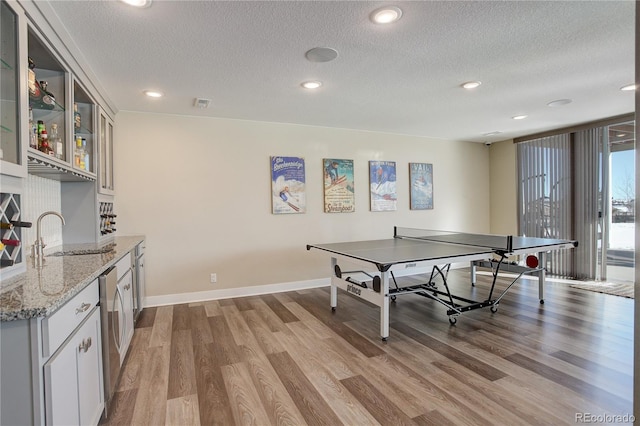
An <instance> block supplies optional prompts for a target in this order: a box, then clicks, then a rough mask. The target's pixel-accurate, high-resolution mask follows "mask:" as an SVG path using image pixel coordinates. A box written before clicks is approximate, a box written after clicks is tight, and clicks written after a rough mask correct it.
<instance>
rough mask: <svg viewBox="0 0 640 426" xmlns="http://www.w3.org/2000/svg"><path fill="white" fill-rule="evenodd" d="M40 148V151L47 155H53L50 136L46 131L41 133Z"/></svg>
mask: <svg viewBox="0 0 640 426" xmlns="http://www.w3.org/2000/svg"><path fill="white" fill-rule="evenodd" d="M39 148H40V151H42V152H44V153H45V154H47V155H53V149H52V148H51V145H49V135H47V131H46V130H43V131H42V133H40V144H39Z"/></svg>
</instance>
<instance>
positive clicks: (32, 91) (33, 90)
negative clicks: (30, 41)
mask: <svg viewBox="0 0 640 426" xmlns="http://www.w3.org/2000/svg"><path fill="white" fill-rule="evenodd" d="M35 67H36V64H35V63H34V62H33V59H31V57H29V74H28V79H27V80H28V82H29V83H28V85H29V96H31V97H35V96H37V91H38V89H37V87H38V85H37V83H36V72H35V71H34V68H35Z"/></svg>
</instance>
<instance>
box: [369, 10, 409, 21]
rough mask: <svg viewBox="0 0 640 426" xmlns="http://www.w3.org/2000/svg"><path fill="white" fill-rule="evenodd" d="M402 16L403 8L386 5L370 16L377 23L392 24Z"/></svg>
mask: <svg viewBox="0 0 640 426" xmlns="http://www.w3.org/2000/svg"><path fill="white" fill-rule="evenodd" d="M401 17H402V10H400V8H399V7H396V6H386V7H381V8H380V9H376V10H374V11H373V12H371V15H370V18H371V20H372V21H373V22H374V23H376V24H391V23H392V22H396V21H398V20H399V19H400V18H401Z"/></svg>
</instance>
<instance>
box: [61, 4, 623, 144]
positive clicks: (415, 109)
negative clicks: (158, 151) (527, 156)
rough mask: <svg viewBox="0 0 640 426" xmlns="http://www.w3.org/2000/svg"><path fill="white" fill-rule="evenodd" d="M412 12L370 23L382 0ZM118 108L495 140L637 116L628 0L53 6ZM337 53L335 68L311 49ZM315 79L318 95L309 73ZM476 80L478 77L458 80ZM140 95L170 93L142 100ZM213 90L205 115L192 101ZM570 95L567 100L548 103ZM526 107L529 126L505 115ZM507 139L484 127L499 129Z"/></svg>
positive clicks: (334, 62) (482, 140)
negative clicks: (473, 83)
mask: <svg viewBox="0 0 640 426" xmlns="http://www.w3.org/2000/svg"><path fill="white" fill-rule="evenodd" d="M390 4H391V5H396V6H399V7H400V8H401V9H402V10H403V16H402V18H401V19H400V21H398V22H397V23H395V24H391V25H387V26H383V25H379V24H374V23H372V22H371V21H370V20H369V15H370V13H371V12H372V11H373V10H374V9H376V8H378V7H380V6H383V5H390ZM51 7H52V8H53V10H54V11H55V13H56V14H57V15H58V17H59V19H60V20H61V21H62V22H63V24H64V26H65V27H66V29H67V31H68V32H69V34H70V36H71V38H72V39H73V40H74V41H75V43H76V44H77V47H78V48H79V49H80V51H82V52H83V54H84V60H85V61H86V63H88V64H89V66H90V67H91V69H92V70H93V72H94V73H95V75H96V76H97V78H98V79H99V83H100V84H101V85H102V86H103V87H104V88H105V89H106V92H107V93H108V96H109V98H110V99H111V100H112V101H113V103H114V105H115V106H116V107H117V108H118V109H119V110H128V111H145V112H157V113H169V114H181V115H194V116H211V117H225V118H235V119H246V120H259V121H270V122H281V123H296V124H306V125H315V126H325V127H337V128H348V129H364V130H371V131H378V132H391V133H400V134H410V135H420V136H426V137H432V138H442V139H446V140H468V141H477V142H485V141H488V142H493V141H497V140H505V139H510V138H513V137H518V136H524V135H527V134H532V133H537V132H540V131H545V130H550V129H554V128H559V127H564V126H567V125H572V124H577V123H584V122H588V121H592V120H596V119H601V118H606V117H611V116H615V115H620V114H625V113H630V112H633V111H634V94H633V92H623V91H620V90H619V89H620V87H622V86H624V85H627V84H631V83H633V82H634V40H635V35H634V2H633V1H587V2H581V1H550V2H544V1H531V2H528V1H511V2H507V1H499V2H492V1H479V2H463V1H424V2H420V1H412V2H392V3H384V2H368V1H351V2H343V1H224V2H223V1H163V0H155V1H154V2H153V3H152V4H151V6H150V7H149V8H146V9H133V8H131V7H129V6H126V5H125V4H123V3H121V2H117V1H113V0H112V1H53V2H51ZM314 47H331V48H333V49H336V50H337V51H338V52H339V55H338V57H337V59H335V60H334V61H331V62H325V63H314V62H310V61H308V60H307V59H306V58H305V52H306V51H308V50H309V49H311V48H314ZM310 79H314V80H321V81H323V83H324V85H323V86H322V87H321V88H320V89H318V90H316V91H313V92H311V91H308V90H304V89H302V88H301V87H300V83H301V82H303V81H305V80H310ZM469 80H481V81H482V82H483V84H482V85H481V86H480V87H478V88H477V89H474V90H472V91H468V90H464V89H462V88H460V84H461V83H463V82H465V81H469ZM146 89H155V90H160V91H162V92H164V93H165V97H164V98H162V99H159V100H151V99H148V98H146V97H145V96H144V95H143V94H142V92H143V90H146ZM196 97H201V98H209V99H211V100H212V104H211V106H210V107H209V108H207V109H198V108H195V107H194V106H193V103H194V99H195V98H196ZM565 98H568V99H572V100H573V102H572V103H570V104H568V105H565V106H561V107H549V106H547V103H549V102H550V101H553V100H557V99H565ZM519 114H526V115H528V117H527V118H526V119H524V120H513V119H511V117H512V116H515V115H519ZM496 131H497V132H501V133H500V134H498V135H494V136H484V135H485V134H487V133H490V132H496Z"/></svg>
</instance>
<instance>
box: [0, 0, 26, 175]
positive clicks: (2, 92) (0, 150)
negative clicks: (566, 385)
mask: <svg viewBox="0 0 640 426" xmlns="http://www.w3.org/2000/svg"><path fill="white" fill-rule="evenodd" d="M24 31H26V22H25V17H24V15H23V14H19V13H18V12H17V11H16V10H14V9H12V8H11V6H10V5H9V4H8V3H6V2H4V1H2V2H0V77H1V78H0V173H2V174H6V175H13V176H20V177H25V176H26V173H27V171H26V151H25V150H24V149H23V147H22V144H21V140H22V139H21V136H22V134H23V129H24V127H23V126H22V123H23V119H22V115H23V114H21V109H22V108H23V107H24V105H25V97H24V96H23V95H22V94H21V93H20V83H21V79H22V78H24V77H22V76H23V71H22V70H24V69H25V68H24V66H23V65H22V64H20V58H21V56H22V55H21V54H20V52H21V50H24V49H25V48H26V47H23V46H24V43H22V41H21V40H22V39H23V37H21V36H20V35H21V34H23V33H24ZM22 81H24V80H22Z"/></svg>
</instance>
